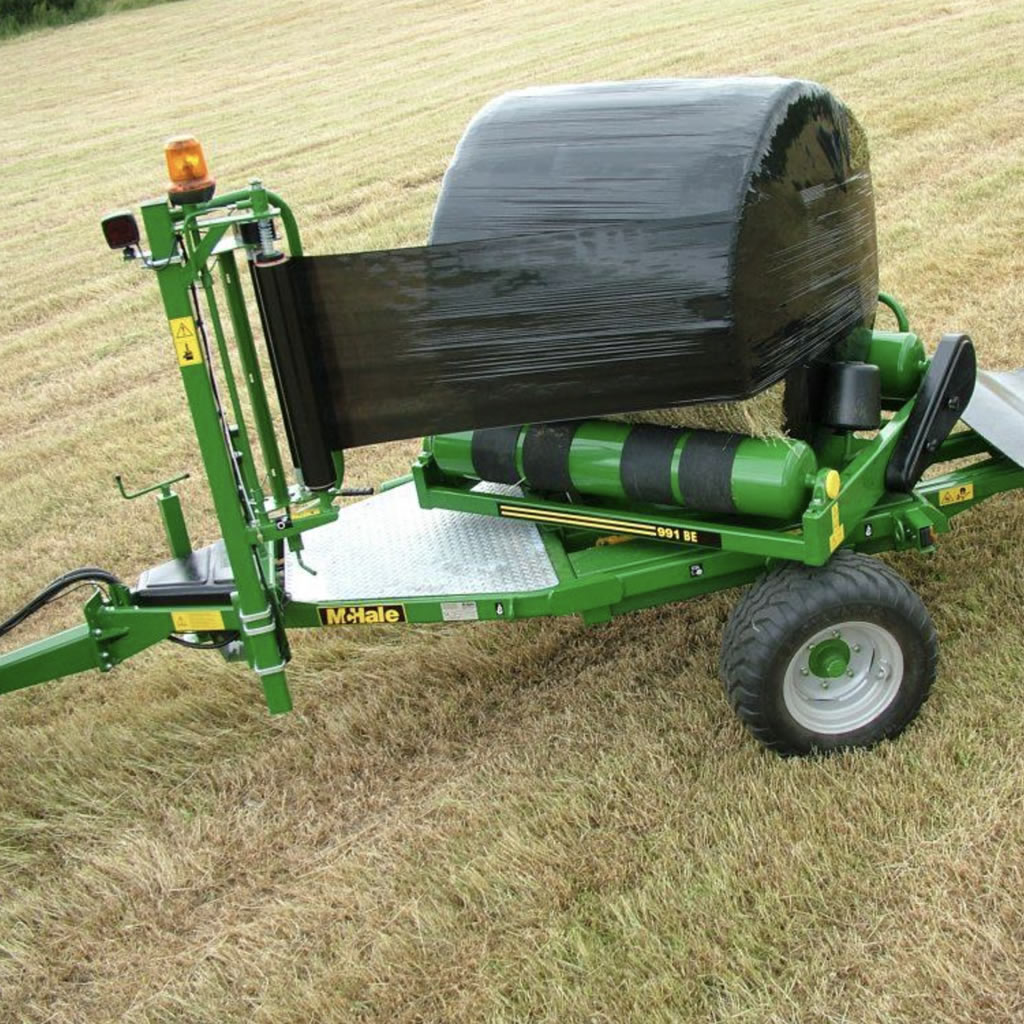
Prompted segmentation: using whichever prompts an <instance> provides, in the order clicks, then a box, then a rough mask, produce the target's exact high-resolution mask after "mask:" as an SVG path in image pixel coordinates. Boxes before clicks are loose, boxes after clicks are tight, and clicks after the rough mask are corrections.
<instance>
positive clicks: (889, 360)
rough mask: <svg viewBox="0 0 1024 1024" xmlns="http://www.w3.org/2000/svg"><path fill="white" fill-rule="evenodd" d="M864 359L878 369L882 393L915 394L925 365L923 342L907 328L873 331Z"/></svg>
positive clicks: (895, 395) (895, 394)
mask: <svg viewBox="0 0 1024 1024" xmlns="http://www.w3.org/2000/svg"><path fill="white" fill-rule="evenodd" d="M864 358H865V361H866V362H868V363H874V364H875V366H877V367H878V369H879V370H880V371H881V376H882V380H881V384H882V394H883V395H888V396H889V397H890V398H910V397H911V395H914V394H916V393H917V389H918V386H919V385H920V383H921V378H922V377H923V376H924V371H925V368H926V367H927V365H928V358H927V356H926V354H925V350H924V343H923V342H922V341H921V339H920V338H919V337H918V336H917V335H916V334H912V333H910V332H909V331H872V333H871V343H870V345H869V346H868V351H867V355H866V356H865V357H864Z"/></svg>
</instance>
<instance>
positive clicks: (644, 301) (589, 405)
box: [256, 78, 878, 448]
mask: <svg viewBox="0 0 1024 1024" xmlns="http://www.w3.org/2000/svg"><path fill="white" fill-rule="evenodd" d="M256 273H257V276H258V277H260V278H263V277H266V276H271V275H284V276H286V277H287V278H288V287H287V288H280V287H278V288H264V289H262V291H263V294H264V296H265V298H267V299H268V301H273V300H274V297H275V296H279V295H280V296H284V295H291V296H298V297H301V298H299V299H296V300H295V301H299V302H301V305H302V308H301V309H300V310H298V311H296V315H295V316H294V317H291V318H290V319H289V318H282V317H280V316H273V315H271V316H269V317H268V320H270V321H271V322H272V323H282V322H284V320H285V319H289V322H290V323H292V324H293V329H292V330H291V331H289V332H288V336H287V337H282V336H279V335H275V336H273V337H272V339H271V341H272V346H281V345H289V346H292V347H294V348H296V350H297V353H298V355H299V357H300V358H304V359H306V360H307V361H308V362H309V365H310V366H311V367H312V368H313V371H312V372H310V373H308V374H306V375H305V376H306V379H307V380H309V381H311V382H312V393H307V394H304V395H302V396H290V395H285V398H286V400H287V404H289V405H291V406H292V407H295V406H296V403H299V402H311V403H314V404H315V405H316V406H317V411H316V412H315V413H314V414H313V415H312V416H308V417H306V421H307V422H309V423H320V424H323V425H324V426H323V429H324V430H325V431H326V432H327V433H328V434H329V435H330V436H329V437H327V438H325V439H324V441H326V443H328V444H329V446H331V447H337V448H340V447H347V446H352V445H360V444H368V443H371V442H375V441H382V440H389V439H395V438H401V437H412V436H415V435H418V434H429V433H438V432H444V431H453V430H468V429H472V428H479V427H493V426H505V425H508V424H512V423H523V422H549V421H558V420H564V419H570V418H577V417H586V416H600V415H603V414H612V413H617V412H626V411H630V410H634V409H642V408H652V407H660V406H672V405H684V404H692V403H696V402H706V401H720V400H726V399H742V398H747V397H750V396H752V395H754V394H756V393H757V392H759V391H761V390H763V389H765V388H766V387H769V386H770V385H772V384H774V383H775V382H776V381H778V380H780V379H781V378H782V376H783V375H784V374H785V373H786V372H787V370H789V369H791V368H792V367H794V366H797V365H800V364H802V363H805V362H807V361H809V360H811V359H813V358H814V357H816V356H818V355H820V354H822V353H823V352H824V351H825V350H826V349H828V347H829V346H830V345H832V344H834V343H836V342H838V341H841V340H842V339H843V338H844V337H845V336H846V335H847V333H848V332H849V331H850V330H851V329H853V328H855V327H858V326H861V325H866V324H869V323H870V322H871V319H872V317H873V315H874V309H875V303H876V296H877V291H878V271H877V258H876V248H875V220H874V202H873V196H872V190H871V177H870V171H869V166H868V154H867V143H866V140H865V137H864V134H863V132H862V130H861V128H860V126H859V125H858V124H857V122H856V121H855V119H854V118H853V117H852V115H851V114H850V113H849V112H848V111H847V109H846V107H844V106H843V105H842V104H841V103H840V102H839V101H838V100H836V99H835V98H834V97H833V96H832V95H831V94H830V93H829V92H828V91H827V90H826V89H824V88H823V87H821V86H819V85H815V84H813V83H810V82H802V81H793V80H788V79H778V78H726V79H708V80H702V79H679V80H664V81H641V82H623V83H598V84H590V85H574V86H563V87H547V88H535V89H527V90H523V91H520V92H513V93H508V94H507V95H504V96H502V97H500V98H498V99H497V100H495V101H493V102H492V103H490V104H488V105H487V106H486V107H485V108H484V109H483V110H482V111H481V112H480V113H479V114H478V115H477V116H476V118H474V120H473V121H472V122H471V124H470V125H469V127H468V128H467V130H466V132H465V134H464V135H463V137H462V140H461V141H460V143H459V145H458V148H457V149H456V152H455V156H454V159H453V160H452V163H451V165H450V167H449V168H448V171H447V173H446V174H445V178H444V182H443V185H442V188H441V194H440V197H439V199H438V203H437V208H436V210H435V214H434V221H433V226H432V230H431V236H430V244H429V245H427V246H424V247H418V248H407V249H395V250H388V251H382V252H367V253H352V254H343V255H333V256H307V257H301V258H298V259H291V260H288V261H286V262H284V263H280V264H276V265H272V266H268V267H261V268H258V269H257V271H256ZM282 384H283V386H284V387H285V389H287V387H288V386H289V384H288V382H287V381H282Z"/></svg>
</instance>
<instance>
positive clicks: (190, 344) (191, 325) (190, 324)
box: [167, 316, 203, 366]
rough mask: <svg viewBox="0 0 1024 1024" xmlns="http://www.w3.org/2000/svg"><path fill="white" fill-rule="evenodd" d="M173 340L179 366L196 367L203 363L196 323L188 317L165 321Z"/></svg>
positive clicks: (177, 317)
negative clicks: (168, 325)
mask: <svg viewBox="0 0 1024 1024" xmlns="http://www.w3.org/2000/svg"><path fill="white" fill-rule="evenodd" d="M167 322H168V323H169V324H170V327H171V337H172V338H173V339H174V351H175V352H177V353H178V365H179V366H198V365H199V364H200V363H201V362H202V361H203V350H202V349H201V348H200V347H199V338H198V337H197V336H196V322H195V320H193V319H192V317H190V316H176V317H174V319H173V320H168V321H167Z"/></svg>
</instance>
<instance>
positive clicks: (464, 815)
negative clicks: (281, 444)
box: [0, 0, 1024, 1024]
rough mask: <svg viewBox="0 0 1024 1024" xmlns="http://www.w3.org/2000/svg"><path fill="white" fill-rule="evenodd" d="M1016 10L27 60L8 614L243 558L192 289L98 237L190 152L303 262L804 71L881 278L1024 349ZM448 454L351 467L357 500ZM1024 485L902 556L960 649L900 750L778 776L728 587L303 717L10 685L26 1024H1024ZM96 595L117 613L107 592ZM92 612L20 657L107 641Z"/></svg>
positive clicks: (982, 347)
mask: <svg viewBox="0 0 1024 1024" xmlns="http://www.w3.org/2000/svg"><path fill="white" fill-rule="evenodd" d="M1022 41H1024V7H1022V5H1021V3H1020V0H949V2H946V3H927V2H923V0H885V2H883V0H852V2H850V3H845V4H843V5H838V4H825V3H811V2H800V0H763V2H758V3H749V2H739V0H725V2H721V3H715V4H708V3H700V2H697V0H676V2H672V3H668V2H657V0H604V2H600V3H597V2H595V3H590V2H573V0H568V2H562V3H555V2H553V0H534V2H530V3H525V2H523V3H515V2H505V3H499V2H486V0H408V2H395V0H373V2H370V0H348V2H344V3H340V2H339V3H328V2H319V3H315V2H314V3H303V4H270V3H268V2H266V0H248V2H242V0H224V2H213V0H181V2H179V3H173V4H166V5H159V6H157V7H153V8H150V9H146V10H138V11H131V12H125V13H122V14H117V15H111V16H109V17H105V18H101V19H98V20H95V21H92V22H88V23H83V24H80V25H76V26H73V27H70V28H66V29H61V30H56V31H45V32H39V33H35V34H31V35H27V36H24V37H22V38H19V39H15V40H12V41H8V42H5V43H3V44H0V61H2V65H3V69H4V70H3V76H2V79H0V165H2V167H3V169H4V187H3V210H4V229H3V231H2V233H0V296H2V299H3V303H2V311H0V493H2V495H3V498H2V500H0V552H2V556H3V566H4V571H3V573H2V575H0V611H2V612H3V613H6V612H7V610H8V609H11V610H13V609H14V608H15V607H17V606H19V605H20V604H22V603H23V602H24V601H25V600H27V599H28V598H29V597H30V596H31V595H32V594H34V593H35V591H36V590H37V589H38V588H39V587H40V586H41V585H42V584H43V583H45V582H46V581H48V580H49V579H51V578H52V577H53V576H55V575H56V574H57V573H58V572H61V571H64V570H65V569H68V568H72V567H75V566H79V565H101V566H105V567H107V568H109V569H111V570H113V571H115V572H117V573H118V574H119V575H121V576H122V577H124V578H126V579H132V578H134V576H135V575H136V574H137V572H138V571H139V570H140V569H142V568H144V567H146V566H148V565H151V564H154V563H155V562H158V561H161V560H162V559H163V558H164V557H165V555H164V542H163V537H162V532H161V528H160V525H159V520H158V517H157V514H156V511H155V509H154V508H152V507H151V506H150V505H148V504H147V502H145V501H142V502H135V503H133V504H131V505H126V504H124V503H123V502H121V500H120V499H119V498H118V497H117V495H116V492H115V489H114V486H113V482H112V479H111V478H112V475H113V473H115V472H123V473H125V474H126V479H127V482H128V483H129V485H131V486H140V485H143V484H148V483H150V482H152V481H154V480H156V479H158V478H164V477H167V476H170V475H172V474H175V473H178V472H180V471H182V470H190V471H192V473H193V478H192V480H190V481H189V482H188V483H187V484H186V485H184V486H183V487H182V494H183V498H184V501H185V504H186V510H187V513H188V515H189V518H190V525H191V528H192V533H193V538H194V539H195V540H196V542H197V543H207V542H209V541H211V540H212V539H214V538H215V537H216V534H217V529H216V525H215V522H214V520H213V517H212V515H211V509H210V502H209V498H208V495H207V493H206V492H205V490H204V486H203V482H202V478H201V473H200V471H199V464H198V458H197V453H196V448H195V443H194V439H193V436H192V431H191V427H190V421H189V420H188V418H187V414H186V408H185V403H184V399H183V396H182V393H181V389H180V384H179V379H178V373H177V368H176V365H175V362H174V357H173V353H172V350H171V347H170V345H169V344H168V342H167V339H166V333H165V332H166V326H165V324H164V322H163V317H162V312H161V308H160V306H159V301H158V298H157V294H156V288H155V284H154V281H153V280H152V279H151V278H150V277H149V276H148V275H147V274H145V273H144V272H142V271H141V270H140V269H139V268H137V267H135V266H127V267H126V266H123V265H122V264H121V262H120V260H119V259H118V257H117V255H116V254H111V253H109V252H107V251H106V250H105V248H104V246H103V243H102V239H101V237H100V232H99V218H100V216H101V215H102V213H103V212H105V211H107V210H109V209H111V208H116V207H118V206H125V205H131V204H134V203H135V202H136V201H137V200H138V199H140V198H143V197H146V196H149V195H154V194H158V193H159V192H160V191H161V189H162V188H163V181H164V169H163V161H162V156H161V146H162V143H163V140H164V138H165V137H166V136H168V135H170V134H174V133H178V132H182V131H189V132H193V133H195V134H197V135H198V136H199V137H200V138H201V139H202V140H203V141H204V143H205V146H206V150H207V155H208V158H209V159H210V162H211V165H212V169H213V172H214V173H215V174H216V175H217V177H218V179H219V181H220V183H221V185H222V187H224V188H228V187H233V186H235V185H237V184H244V182H245V181H246V180H247V179H248V178H250V177H252V176H255V175H258V176H260V177H262V178H263V179H264V180H265V181H266V182H267V183H268V184H270V185H271V186H272V187H273V188H275V189H276V190H277V191H279V192H281V193H282V194H283V195H284V196H285V197H286V198H287V199H288V200H289V201H290V202H291V203H292V205H293V207H294V208H295V210H296V211H297V212H298V215H299V218H300V224H301V225H302V226H303V230H304V234H305V239H306V243H307V248H308V249H309V250H310V251H312V252H341V251H345V250H358V249H371V248H382V247H392V246H398V245H410V244H419V243H422V242H423V241H424V240H425V237H426V233H427V229H428V225H429V220H430V213H431V209H432V204H433V202H434V199H435V197H436V194H437V190H438V187H439V184H440V179H441V175H442V173H443V171H444V168H445V166H446V161H447V159H448V157H449V156H450V154H451V152H452V149H453V147H454V145H455V143H456V141H457V140H458V138H459V136H460V134H461V133H462V130H463V128H464V126H465V124H466V122H467V121H468V119H469V118H470V117H471V116H472V114H473V113H474V112H475V111H476V110H477V109H478V108H479V107H480V106H481V105H482V104H483V103H485V102H486V101H487V100H489V99H490V98H491V97H493V96H494V95H496V94H498V93H500V92H503V91H505V90H508V89H512V88H516V87H521V86H525V85H531V84H537V83H555V82H568V81H573V82H579V81H588V80H597V79H623V78H634V77H655V76H685V75H718V74H737V73H741V74H779V75H791V76H798V77H805V78H811V79H815V80H818V81H821V82H823V83H825V84H827V85H828V86H829V87H831V88H832V89H833V90H834V91H835V92H836V93H837V94H838V95H839V96H840V97H842V98H843V99H844V100H845V101H846V102H847V103H848V104H849V105H850V106H851V107H852V108H853V109H854V111H855V112H856V113H857V115H858V116H859V118H860V119H861V121H862V122H863V124H864V126H865V128H866V129H867V132H868V136H869V139H870V140H871V144H872V160H873V169H874V177H875V185H876V191H877V208H878V221H879V241H880V249H881V270H882V284H883V287H884V288H885V289H886V290H888V291H892V292H894V293H896V294H897V295H899V296H900V297H901V298H902V299H903V300H904V301H905V303H906V304H907V306H908V308H909V310H910V312H911V317H912V321H913V324H914V326H915V327H916V328H917V329H918V330H919V331H920V332H921V333H922V334H923V335H924V336H925V337H926V339H927V340H928V342H929V344H930V345H932V344H934V342H935V340H936V339H937V337H938V335H939V334H940V333H941V332H942V331H944V330H953V329H959V330H966V331H969V332H970V333H971V335H972V336H973V337H974V339H975V342H976V344H977V348H978V352H979V356H980V359H981V362H982V363H983V364H987V365H989V366H995V367H1009V366H1016V365H1021V364H1024V313H1022V307H1024V284H1022V281H1024V247H1022V245H1021V239H1022V238H1024V136H1022V131H1021V126H1022V124H1024V64H1022V59H1021V42H1022ZM416 451H417V442H416V441H415V440H411V441H409V442H402V443H396V444H392V445H386V446H380V447H377V448H372V449H365V450H359V451H356V452H353V453H350V456H349V459H348V466H349V478H348V481H347V482H350V483H352V484H372V483H376V482H378V481H380V480H382V479H385V478H387V477H389V476H393V475H396V474H397V473H400V472H402V471H403V470H404V468H405V466H406V465H407V463H408V461H409V459H410V457H411V456H413V455H414V454H415V452H416ZM1022 536H1024V502H1022V500H1021V498H1020V497H1019V496H1004V497H1003V498H1000V499H997V500H994V501H992V502H990V503H988V504H986V505H985V506H983V508H982V509H980V510H978V511H977V512H975V513H972V514H970V515H967V516H964V517H963V518H962V519H961V520H958V521H957V525H956V529H955V531H954V532H953V533H952V534H951V535H950V536H949V537H947V538H945V539H944V541H943V543H942V545H941V548H940V551H939V552H938V553H937V554H936V555H935V556H934V557H930V558H912V557H900V558H896V559H892V561H893V564H895V565H896V566H897V567H898V568H899V569H900V571H902V572H903V573H904V574H905V575H906V576H907V577H908V579H909V580H910V582H911V583H912V585H913V586H915V588H917V589H918V590H919V592H920V593H921V595H922V597H923V598H924V600H925V602H926V603H927V605H928V607H929V608H930V610H931V612H932V615H933V617H934V619H935V622H936V625H937V627H938V630H939V634H940V637H941V641H942V645H943V646H942V652H943V654H942V662H941V665H940V675H939V679H938V683H937V686H936V690H935V693H934V696H933V698H932V700H931V701H930V703H929V704H928V706H927V707H926V709H925V711H924V713H923V715H922V717H921V719H920V720H919V722H918V723H917V724H916V725H915V726H914V727H913V728H912V729H911V730H910V731H909V732H908V733H907V734H906V736H905V737H903V738H902V739H901V740H900V741H898V742H896V743H893V744H886V745H884V746H883V747H881V748H879V749H877V750H875V751H872V752H870V753H867V754H860V755H856V756H852V755H851V756H843V757H838V758H833V759H828V760H805V761H794V760H790V761H784V760H781V759H778V758H776V757H774V756H771V755H766V754H764V753H763V752H762V751H761V750H760V749H759V748H758V747H757V746H756V745H755V744H754V742H753V741H752V740H751V739H750V738H749V737H748V736H747V735H746V733H745V732H744V731H743V730H742V728H741V727H740V725H739V724H738V723H737V722H736V720H735V719H734V717H733V715H732V712H731V711H730V709H729V708H728V706H727V704H726V702H725V700H724V698H723V696H722V693H721V689H720V686H719V683H718V680H717V674H716V665H717V655H718V642H719V637H720V632H721V628H722V625H723V623H724V620H725V617H726V615H727V613H728V610H729V608H730V606H731V603H732V602H733V601H734V600H735V599H736V595H735V594H723V595H717V596H714V597H710V598H707V599H702V600H699V601H695V602H692V603H689V604H686V605H679V606H673V607H665V608H661V609H658V610H654V611H651V612H646V613H642V614H638V615H634V616H632V617H627V618H624V619H621V620H618V621H616V622H615V623H613V624H612V625H610V626H607V627H603V628H599V629H593V630H587V629H584V628H583V626H582V625H581V624H580V623H578V622H576V621H573V620H560V621H552V622H532V623H526V624H521V625H515V626H506V627H494V628H489V627H483V626H481V627H474V628H465V627H462V628H459V627H443V628H422V629H410V630H402V631H390V632H389V631H383V630H375V629H372V628H367V629H352V630H336V631H324V632H322V633H318V634H315V635H314V634H311V635H307V636H297V637H296V639H295V644H294V647H295V660H294V662H293V667H292V671H291V673H290V678H291V683H292V687H293V693H294V696H295V699H296V705H297V710H296V712H295V713H293V714H291V715H288V716H285V717H282V718H279V719H271V718H269V717H268V716H267V714H266V713H265V711H264V709H263V705H262V701H261V699H260V695H259V692H258V687H257V685H256V681H255V678H254V677H253V676H252V675H251V674H250V673H248V672H246V671H245V670H243V669H240V668H237V667H233V666H228V665H226V664H224V663H223V662H222V661H221V660H220V659H219V658H218V656H217V655H215V654H196V653H189V652H184V651H181V650H179V649H177V648H171V647H170V645H166V644H165V645H161V647H160V648H159V649H154V650H152V651H150V652H147V653H146V654H144V655H142V656H140V657H139V658H137V659H135V660H133V661H132V662H130V663H128V664H126V665H124V666H122V667H120V668H118V669H117V671H116V672H115V673H113V674H112V675H109V676H103V677H101V676H99V675H98V674H89V675H86V676H81V677H76V678H72V679H68V680H66V681H63V682H59V683H53V684H50V685H48V686H45V687H40V688H37V689H33V690H30V691H26V692H23V693H19V694H14V695H10V696H7V697H4V698H0V765H2V773H3V785H2V786H0V1020H3V1021H11V1022H15V1021H18V1022H21V1021H32V1022H43V1021H46V1022H70V1021H105V1020H126V1021H137V1022H142V1021H153V1022H157V1021H187V1022H209V1024H214V1022H217V1024H220V1022H226V1021H242V1020H244V1021H248V1022H252V1024H258V1022H271V1021H273V1022H283V1021H388V1022H403V1021H404V1022H412V1021H490V1022H498V1021H550V1022H555V1021H557V1022H569V1021H580V1022H583V1021H586V1022H591V1024H598V1022H620V1021H627V1020H628V1021H663V1022H677V1021H678V1022H688V1021H731V1022H734V1021H740V1022H751V1024H753V1022H764V1021H771V1022H823V1024H824V1022H831V1024H836V1022H850V1024H852V1022H857V1024H861V1022H864V1024H868V1022H879V1024H880V1022H890V1024H891V1022H912V1021H913V1022H916V1021H922V1022H923V1021H927V1022H954V1021H955V1022H958V1024H964V1022H1010V1021H1019V1020H1021V1019H1024V981H1022V972H1021V964H1022V962H1024V866H1022V865H1024V814H1022V800H1024V782H1022V779H1021V770H1020V764H1021V756H1022V753H1024V698H1022V692H1021V685H1022V680H1024V566H1022V565H1021V556H1020V540H1021V537H1022ZM79 596H81V595H79ZM75 601H76V599H75V598H72V599H71V600H69V601H66V602H64V603H63V604H62V605H61V606H59V607H56V606H55V607H54V608H52V609H51V610H49V611H48V612H47V613H46V615H45V616H41V617H39V618H38V619H37V620H33V623H32V624H31V626H30V627H26V628H25V629H24V630H20V631H19V632H18V633H17V634H15V635H14V636H12V637H9V638H7V639H6V640H5V641H4V644H5V645H6V646H5V647H4V649H7V648H9V647H10V646H12V644H13V642H14V641H15V640H23V639H25V638H28V637H32V636H36V635H42V633H43V632H45V631H47V630H51V629H54V628H56V627H57V626H59V625H61V624H63V623H68V624H70V623H72V622H74V621H75V620H76V609H75V607H74V605H75Z"/></svg>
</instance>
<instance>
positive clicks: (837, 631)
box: [832, 629, 839, 640]
mask: <svg viewBox="0 0 1024 1024" xmlns="http://www.w3.org/2000/svg"><path fill="white" fill-rule="evenodd" d="M832 635H833V636H834V637H835V638H836V639H837V640H838V639H839V630H838V629H833V630H832Z"/></svg>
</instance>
